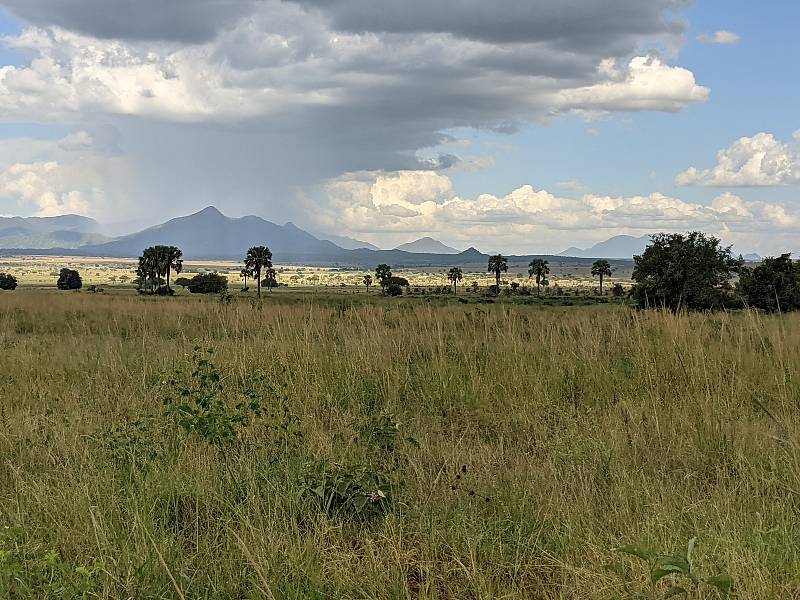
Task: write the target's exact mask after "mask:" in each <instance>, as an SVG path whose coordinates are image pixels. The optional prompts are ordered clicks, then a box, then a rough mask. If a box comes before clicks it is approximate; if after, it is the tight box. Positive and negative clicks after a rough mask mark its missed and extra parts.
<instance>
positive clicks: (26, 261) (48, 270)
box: [0, 256, 631, 294]
mask: <svg viewBox="0 0 800 600" xmlns="http://www.w3.org/2000/svg"><path fill="white" fill-rule="evenodd" d="M136 266H137V260H136V259H135V258H101V257H85V256H83V257H81V256H0V273H5V272H8V273H11V274H12V275H14V276H15V277H16V278H17V279H18V280H19V284H20V285H21V286H26V287H53V286H55V283H56V281H57V280H58V272H59V270H60V269H62V268H68V269H76V270H78V271H79V272H80V274H81V277H82V278H83V283H84V285H102V286H127V287H131V288H133V287H135V281H136ZM275 268H276V271H277V276H278V281H279V282H280V283H281V284H283V285H286V286H289V287H292V288H297V287H304V288H323V289H324V288H328V289H329V288H341V287H347V288H350V289H356V288H361V289H363V288H364V275H367V274H371V275H372V276H373V278H374V276H375V273H374V271H371V270H368V269H358V268H351V267H314V266H307V265H276V266H275ZM241 269H242V263H237V262H233V261H223V260H217V261H194V260H187V261H184V270H183V272H182V273H181V274H180V275H179V276H181V277H192V276H193V275H197V274H198V273H207V272H211V271H213V272H218V273H220V274H221V275H224V276H225V277H227V278H228V285H229V286H230V288H231V290H235V289H238V288H240V287H241V286H242V284H243V281H242V279H241V278H240V276H239V273H240V271H241ZM527 269H528V267H527V266H526V265H513V264H512V265H510V266H509V271H508V273H506V274H504V275H503V282H504V285H508V284H511V283H512V282H517V283H519V284H521V285H528V286H530V285H532V283H531V280H530V278H529V277H528V271H527ZM448 270H449V267H427V268H395V269H394V273H395V275H399V276H401V277H405V278H406V279H408V281H409V282H410V284H411V285H412V286H431V287H432V286H447V285H450V282H449V281H448V279H447V271H448ZM630 275H631V267H630V266H628V265H627V264H626V265H624V266H620V267H616V270H615V272H614V275H613V276H612V277H609V278H606V280H605V282H606V283H605V285H606V289H607V290H608V289H611V286H612V285H613V284H614V283H615V282H620V283H622V284H623V285H625V286H628V285H629V284H630ZM175 277H177V276H176V275H175V274H174V273H173V280H174V278H175ZM472 282H476V283H477V284H478V285H479V286H481V287H487V286H489V285H493V284H494V275H493V274H492V273H487V272H486V271H485V269H483V265H480V266H473V267H464V280H463V281H462V282H461V286H462V287H466V286H468V285H470V284H471V283H472ZM549 283H550V285H551V288H554V287H555V286H556V285H558V286H559V287H561V288H564V289H567V290H573V291H575V292H580V293H582V294H590V293H592V292H593V291H594V290H595V289H596V288H597V278H596V277H592V275H591V273H590V266H589V265H584V264H581V265H578V264H558V265H556V264H553V265H552V273H551V274H550V276H549ZM250 284H251V285H250V287H251V288H253V287H255V286H254V285H253V282H252V281H251V282H250Z"/></svg>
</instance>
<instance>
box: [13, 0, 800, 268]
mask: <svg viewBox="0 0 800 600" xmlns="http://www.w3.org/2000/svg"><path fill="white" fill-rule="evenodd" d="M798 22H800V3H799V2H797V1H796V0H769V1H768V2H762V3H754V2H752V1H745V0H726V1H724V2H723V1H721V0H697V1H695V2H690V1H688V0H649V1H648V2H642V1H641V0H538V1H537V2H531V1H530V0H497V1H496V2H484V1H483V0H437V2H430V0H404V1H403V2H397V1H396V0H395V1H392V2H390V1H387V0H171V2H169V3H164V2H163V0H114V1H113V2H109V1H107V0H0V36H2V37H0V138H2V141H1V142H0V215H2V214H4V215H19V216H34V215H38V216H47V215H55V214H66V213H78V214H83V215H87V216H91V217H94V218H96V219H97V220H99V221H101V222H103V223H107V224H111V225H113V226H115V227H116V228H118V229H120V230H122V229H125V228H134V227H137V226H138V227H141V226H145V225H152V224H155V223H158V222H161V221H163V220H166V219H168V218H172V217H176V216H180V215H184V214H188V213H191V212H193V211H197V210H200V209H202V208H203V207H205V206H208V205H214V206H216V207H217V208H219V209H220V210H221V211H222V212H224V213H225V214H227V215H229V216H242V215H246V214H256V215H259V216H262V217H264V218H266V219H269V220H271V221H274V222H277V223H284V222H286V221H292V222H294V223H296V224H297V225H298V226H300V227H303V228H305V229H307V230H310V231H313V232H316V233H330V234H338V235H347V236H351V237H354V238H357V239H360V240H365V241H368V242H371V243H374V244H376V245H378V246H381V247H385V248H391V247H394V246H396V245H398V244H400V243H403V242H408V241H411V240H413V239H416V238H419V237H422V236H432V237H434V238H437V239H439V240H442V241H443V242H445V243H447V244H450V245H452V246H454V247H456V248H459V249H463V248H466V247H468V246H476V247H478V248H480V249H481V250H484V251H503V252H507V253H551V252H559V251H561V250H564V249H565V248H566V247H568V246H579V247H587V246H590V245H592V244H593V243H596V242H598V241H602V240H605V239H607V238H609V237H611V236H614V235H618V234H629V235H636V236H639V235H644V234H648V233H653V232H657V231H689V230H697V229H699V230H702V231H705V232H707V233H710V234H713V235H716V236H718V237H720V238H721V239H722V240H723V241H724V242H725V243H727V244H733V245H734V249H735V250H736V251H741V252H758V253H760V254H762V255H772V254H777V253H780V252H786V251H794V252H796V253H797V252H800V77H798V76H797V64H799V63H800V40H799V39H798V37H797V35H796V29H797V23H798Z"/></svg>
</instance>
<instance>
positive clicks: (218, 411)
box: [163, 346, 261, 445]
mask: <svg viewBox="0 0 800 600" xmlns="http://www.w3.org/2000/svg"><path fill="white" fill-rule="evenodd" d="M212 354H213V351H212V350H205V351H204V350H202V349H201V348H199V347H197V346H196V347H195V349H194V354H193V355H192V368H191V370H190V373H189V374H188V375H187V374H186V373H184V372H183V371H176V372H175V373H174V375H173V377H172V378H171V379H170V380H169V382H168V383H167V382H165V384H167V385H169V388H168V391H167V394H166V395H165V396H164V400H163V403H164V407H165V410H164V412H165V414H166V416H167V417H170V418H172V419H173V420H174V422H175V423H176V424H177V425H178V426H179V427H180V428H181V429H183V430H184V431H185V432H186V433H188V434H197V435H199V436H200V437H202V438H203V439H205V440H206V441H207V442H209V443H212V444H217V445H222V444H229V443H231V442H234V441H236V440H237V439H238V436H239V428H240V427H243V426H245V425H247V424H248V423H249V422H250V419H251V418H252V417H253V416H258V415H260V414H261V403H260V402H259V400H258V399H257V398H256V397H255V394H254V393H252V392H247V391H246V392H243V393H241V392H237V391H236V390H234V391H228V390H226V389H225V388H224V387H223V384H222V376H221V374H220V372H219V370H217V368H216V366H215V365H214V363H213V362H212V361H211V356H212Z"/></svg>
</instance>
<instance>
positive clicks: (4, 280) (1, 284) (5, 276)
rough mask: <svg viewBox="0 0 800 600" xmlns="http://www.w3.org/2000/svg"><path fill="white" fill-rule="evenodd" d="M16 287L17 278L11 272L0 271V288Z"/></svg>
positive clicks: (13, 288)
mask: <svg viewBox="0 0 800 600" xmlns="http://www.w3.org/2000/svg"><path fill="white" fill-rule="evenodd" d="M15 289H17V278H16V277H14V276H13V275H12V274H11V273H0V290H15Z"/></svg>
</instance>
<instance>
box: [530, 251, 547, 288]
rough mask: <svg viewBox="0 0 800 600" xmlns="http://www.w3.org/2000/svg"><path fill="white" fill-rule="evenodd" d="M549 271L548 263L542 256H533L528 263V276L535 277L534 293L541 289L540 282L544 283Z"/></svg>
mask: <svg viewBox="0 0 800 600" xmlns="http://www.w3.org/2000/svg"><path fill="white" fill-rule="evenodd" d="M549 273H550V263H549V262H547V261H546V260H544V259H543V258H534V259H533V260H532V261H531V262H529V263H528V278H529V279H530V278H531V277H535V278H536V293H537V294H539V293H540V291H541V286H542V283H544V282H545V281H546V279H547V275H548V274H549Z"/></svg>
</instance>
